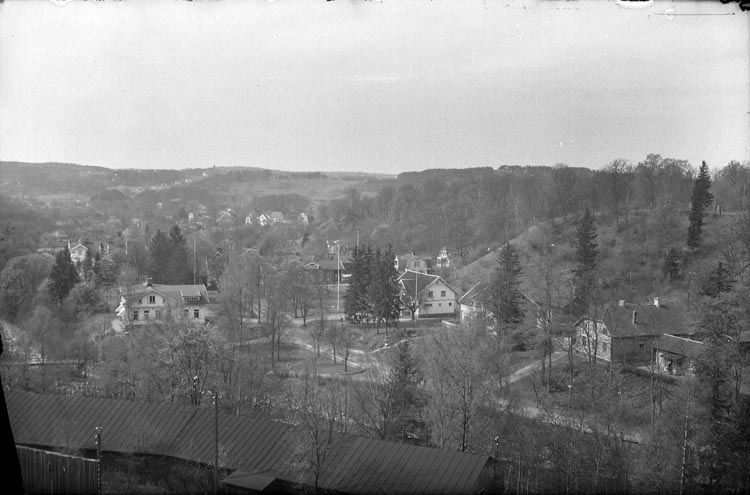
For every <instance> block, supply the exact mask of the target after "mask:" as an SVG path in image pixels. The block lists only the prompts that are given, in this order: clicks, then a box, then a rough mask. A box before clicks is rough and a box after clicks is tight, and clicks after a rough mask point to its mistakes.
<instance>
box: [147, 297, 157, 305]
mask: <svg viewBox="0 0 750 495" xmlns="http://www.w3.org/2000/svg"><path fill="white" fill-rule="evenodd" d="M148 302H149V303H151V304H154V303H155V302H156V296H148Z"/></svg>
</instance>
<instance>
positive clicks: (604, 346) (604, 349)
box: [602, 342, 609, 355]
mask: <svg viewBox="0 0 750 495" xmlns="http://www.w3.org/2000/svg"><path fill="white" fill-rule="evenodd" d="M608 352H609V344H607V343H606V342H602V354H604V355H606V354H607V353H608Z"/></svg>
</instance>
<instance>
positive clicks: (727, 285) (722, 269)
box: [700, 261, 734, 297]
mask: <svg viewBox="0 0 750 495" xmlns="http://www.w3.org/2000/svg"><path fill="white" fill-rule="evenodd" d="M733 284H734V279H733V278H732V275H731V274H730V273H729V270H728V269H727V267H726V265H724V263H722V262H721V261H719V264H718V265H717V266H716V269H715V270H713V271H712V272H711V273H709V274H708V276H707V277H706V278H705V279H704V280H703V283H702V284H701V289H700V293H701V295H703V296H708V297H716V296H718V295H719V294H721V293H722V292H729V291H731V290H732V285H733Z"/></svg>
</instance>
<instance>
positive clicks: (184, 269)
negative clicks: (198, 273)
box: [168, 225, 192, 284]
mask: <svg viewBox="0 0 750 495" xmlns="http://www.w3.org/2000/svg"><path fill="white" fill-rule="evenodd" d="M169 240H170V241H171V242H172V246H171V247H172V255H171V256H170V258H169V282H168V283H170V284H189V283H191V282H192V274H191V270H190V264H189V263H188V256H187V247H186V244H187V243H186V242H185V238H184V237H182V232H180V227H179V226H177V225H175V226H174V227H172V230H170V231H169Z"/></svg>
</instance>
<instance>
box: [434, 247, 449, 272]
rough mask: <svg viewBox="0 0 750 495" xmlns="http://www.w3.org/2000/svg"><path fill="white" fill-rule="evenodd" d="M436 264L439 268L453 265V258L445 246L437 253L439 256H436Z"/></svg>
mask: <svg viewBox="0 0 750 495" xmlns="http://www.w3.org/2000/svg"><path fill="white" fill-rule="evenodd" d="M435 266H437V267H438V268H450V267H451V259H450V257H449V256H448V248H443V249H441V250H440V252H439V253H438V255H437V258H435Z"/></svg>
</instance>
